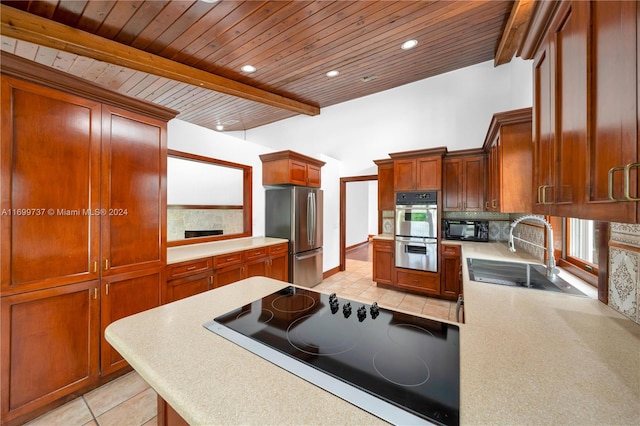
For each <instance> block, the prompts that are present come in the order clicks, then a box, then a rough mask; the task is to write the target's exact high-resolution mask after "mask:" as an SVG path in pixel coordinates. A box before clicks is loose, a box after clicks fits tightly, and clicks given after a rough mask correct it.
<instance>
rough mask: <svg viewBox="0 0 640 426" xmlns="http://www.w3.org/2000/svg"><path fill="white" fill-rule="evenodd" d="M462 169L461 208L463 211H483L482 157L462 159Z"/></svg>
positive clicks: (483, 168)
mask: <svg viewBox="0 0 640 426" xmlns="http://www.w3.org/2000/svg"><path fill="white" fill-rule="evenodd" d="M462 169H463V170H462V189H463V199H462V208H463V210H465V211H472V212H480V211H483V210H484V170H485V167H484V157H473V158H464V159H463V162H462Z"/></svg>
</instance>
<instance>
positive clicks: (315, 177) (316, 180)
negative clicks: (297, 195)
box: [307, 164, 322, 188]
mask: <svg viewBox="0 0 640 426" xmlns="http://www.w3.org/2000/svg"><path fill="white" fill-rule="evenodd" d="M321 173H322V172H321V169H320V167H316V166H313V165H311V164H307V185H308V186H312V187H314V188H320V186H321V183H322V182H321V176H322V175H321Z"/></svg>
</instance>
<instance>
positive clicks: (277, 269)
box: [268, 252, 289, 282]
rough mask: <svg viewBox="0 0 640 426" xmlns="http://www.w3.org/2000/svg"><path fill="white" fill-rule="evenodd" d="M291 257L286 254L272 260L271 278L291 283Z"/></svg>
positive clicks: (270, 267)
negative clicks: (289, 267) (289, 266)
mask: <svg viewBox="0 0 640 426" xmlns="http://www.w3.org/2000/svg"><path fill="white" fill-rule="evenodd" d="M288 259H289V256H288V255H287V253H286V252H285V253H284V254H281V255H278V256H274V257H272V258H271V260H270V263H269V275H268V277H269V278H273V279H274V280H279V281H284V282H288V281H289V269H288V265H289V262H288Z"/></svg>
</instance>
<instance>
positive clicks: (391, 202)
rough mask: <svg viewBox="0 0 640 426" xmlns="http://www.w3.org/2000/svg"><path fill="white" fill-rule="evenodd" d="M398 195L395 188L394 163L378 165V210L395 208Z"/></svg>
mask: <svg viewBox="0 0 640 426" xmlns="http://www.w3.org/2000/svg"><path fill="white" fill-rule="evenodd" d="M395 208H396V197H395V192H394V190H393V164H386V165H383V166H378V210H387V211H389V210H391V211H392V210H394V209H395Z"/></svg>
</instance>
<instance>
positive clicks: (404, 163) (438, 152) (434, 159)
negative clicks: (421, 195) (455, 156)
mask: <svg viewBox="0 0 640 426" xmlns="http://www.w3.org/2000/svg"><path fill="white" fill-rule="evenodd" d="M446 150H447V149H446V148H444V147H443V148H434V149H426V150H420V151H407V152H398V153H393V154H389V156H390V157H391V158H392V159H393V181H394V185H393V186H394V190H395V191H422V190H440V189H442V157H443V156H444V154H445V152H446Z"/></svg>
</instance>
